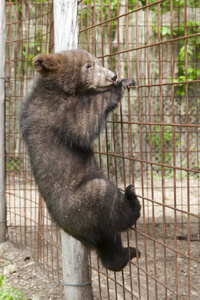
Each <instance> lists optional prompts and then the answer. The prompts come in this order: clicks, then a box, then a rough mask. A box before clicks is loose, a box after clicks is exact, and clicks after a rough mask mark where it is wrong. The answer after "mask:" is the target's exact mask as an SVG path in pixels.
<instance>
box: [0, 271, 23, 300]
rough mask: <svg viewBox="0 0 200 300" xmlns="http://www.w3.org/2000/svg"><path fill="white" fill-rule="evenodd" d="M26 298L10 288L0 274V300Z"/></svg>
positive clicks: (20, 299)
mask: <svg viewBox="0 0 200 300" xmlns="http://www.w3.org/2000/svg"><path fill="white" fill-rule="evenodd" d="M22 299H24V300H25V299H26V297H25V296H24V295H23V294H22V293H21V292H19V291H18V290H16V289H14V288H13V287H11V286H10V285H9V284H8V283H7V282H6V279H5V277H4V276H3V275H1V274H0V300H22Z"/></svg>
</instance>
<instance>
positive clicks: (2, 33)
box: [0, 0, 6, 242]
mask: <svg viewBox="0 0 200 300" xmlns="http://www.w3.org/2000/svg"><path fill="white" fill-rule="evenodd" d="M5 50H6V26H5V1H4V0H0V242H3V241H5V238H6V204H5V142H4V140H5V136H4V126H5V124H4V123H5V122H4V113H5Z"/></svg>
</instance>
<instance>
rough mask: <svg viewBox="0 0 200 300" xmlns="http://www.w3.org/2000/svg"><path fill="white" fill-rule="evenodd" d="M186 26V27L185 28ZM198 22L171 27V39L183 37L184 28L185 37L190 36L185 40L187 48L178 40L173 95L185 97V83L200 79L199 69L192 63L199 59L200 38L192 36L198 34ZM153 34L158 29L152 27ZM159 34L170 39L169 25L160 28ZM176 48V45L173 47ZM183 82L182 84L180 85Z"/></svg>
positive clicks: (190, 89) (199, 24) (199, 23)
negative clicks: (175, 83)
mask: <svg viewBox="0 0 200 300" xmlns="http://www.w3.org/2000/svg"><path fill="white" fill-rule="evenodd" d="M185 25H186V27H185ZM199 27H200V22H196V21H189V20H188V21H187V23H186V24H184V23H180V25H179V26H177V27H173V33H172V34H173V38H178V37H183V36H185V28H186V30H187V35H191V37H190V38H188V39H187V46H186V45H185V40H184V39H180V40H179V52H178V56H177V58H176V62H177V63H176V67H177V72H176V73H175V78H174V79H173V82H177V83H179V84H177V85H175V94H176V95H177V96H185V82H186V81H193V80H196V79H197V78H199V77H200V69H197V68H194V64H193V62H195V61H198V60H199V59H200V36H192V35H196V34H198V33H199ZM153 30H154V33H155V34H156V35H157V34H158V27H157V26H156V25H155V24H154V25H153ZM160 33H161V36H162V37H166V38H168V39H170V37H171V27H170V25H166V26H164V27H160ZM175 47H177V45H175ZM186 58H187V69H186V65H185V62H186ZM169 79H170V82H172V78H169ZM181 82H183V83H181ZM188 88H189V91H192V90H193V89H194V86H193V85H192V84H189V85H188Z"/></svg>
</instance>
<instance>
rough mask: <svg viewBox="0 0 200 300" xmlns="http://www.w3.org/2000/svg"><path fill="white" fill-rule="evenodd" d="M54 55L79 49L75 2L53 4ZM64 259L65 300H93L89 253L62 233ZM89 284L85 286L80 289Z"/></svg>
mask: <svg viewBox="0 0 200 300" xmlns="http://www.w3.org/2000/svg"><path fill="white" fill-rule="evenodd" d="M53 3H54V33H55V52H58V51H61V50H70V49H73V48H77V47H78V16H77V1H76V0H73V1H72V0H71V1H69V0H59V1H58V0H54V2H53ZM61 239H62V258H63V281H64V291H65V298H66V299H67V300H68V299H70V300H90V299H92V289H91V284H90V275H89V264H88V254H89V251H88V249H87V248H86V247H85V246H84V245H83V244H82V243H80V242H79V241H78V240H76V239H74V238H73V237H71V236H70V235H68V234H67V233H65V232H64V231H63V230H61ZM81 284H83V285H84V284H86V285H84V286H78V285H81Z"/></svg>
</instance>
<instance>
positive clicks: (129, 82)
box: [122, 78, 136, 89]
mask: <svg viewBox="0 0 200 300" xmlns="http://www.w3.org/2000/svg"><path fill="white" fill-rule="evenodd" d="M122 85H123V88H124V89H126V88H127V87H128V86H135V85H136V83H135V80H134V79H132V78H130V79H123V80H122Z"/></svg>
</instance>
